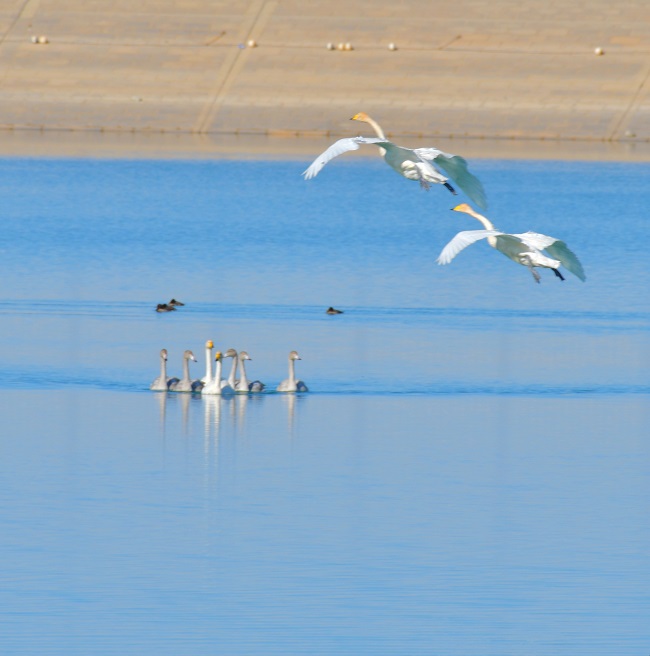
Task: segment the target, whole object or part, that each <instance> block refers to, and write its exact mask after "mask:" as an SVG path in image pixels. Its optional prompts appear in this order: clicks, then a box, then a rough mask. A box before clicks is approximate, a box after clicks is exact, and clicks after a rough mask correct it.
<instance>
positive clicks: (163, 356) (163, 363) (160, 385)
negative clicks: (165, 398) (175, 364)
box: [149, 349, 178, 392]
mask: <svg viewBox="0 0 650 656" xmlns="http://www.w3.org/2000/svg"><path fill="white" fill-rule="evenodd" d="M177 382H178V378H169V377H168V376H167V349H162V350H161V351H160V376H158V378H156V380H154V381H153V383H151V385H149V389H150V390H154V391H155V392H166V391H167V390H168V389H169V386H170V385H171V384H172V383H177Z"/></svg>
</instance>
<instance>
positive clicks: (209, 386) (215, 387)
mask: <svg viewBox="0 0 650 656" xmlns="http://www.w3.org/2000/svg"><path fill="white" fill-rule="evenodd" d="M214 359H215V361H216V363H217V364H216V368H215V369H216V370H215V373H214V378H213V379H212V380H211V381H210V382H209V383H206V384H205V386H204V387H203V389H202V390H201V393H202V394H232V393H233V392H234V390H233V388H232V387H231V386H230V385H229V384H228V381H226V380H221V369H222V362H223V355H222V354H221V351H217V352H216V353H215V354H214Z"/></svg>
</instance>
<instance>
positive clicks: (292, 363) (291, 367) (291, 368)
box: [289, 358, 296, 385]
mask: <svg viewBox="0 0 650 656" xmlns="http://www.w3.org/2000/svg"><path fill="white" fill-rule="evenodd" d="M289 382H290V383H291V384H292V385H294V384H295V382H296V361H295V360H294V359H293V358H289Z"/></svg>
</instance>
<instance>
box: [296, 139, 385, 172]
mask: <svg viewBox="0 0 650 656" xmlns="http://www.w3.org/2000/svg"><path fill="white" fill-rule="evenodd" d="M380 143H385V140H384V139H378V138H377V137H351V138H347V139H339V140H338V141H335V142H334V143H333V144H332V145H331V146H330V147H329V148H328V149H327V150H326V151H325V152H324V153H321V154H320V155H319V156H318V157H317V158H316V159H315V160H314V161H313V162H312V163H311V164H310V165H309V168H308V169H307V170H306V171H303V176H304V177H305V180H311V179H312V178H315V177H316V176H317V175H318V174H319V173H320V170H321V169H322V168H323V167H324V166H325V164H327V162H329V161H330V160H332V159H334V158H335V157H338V156H339V155H342V154H343V153H347V152H349V151H351V150H359V146H360V145H361V144H380Z"/></svg>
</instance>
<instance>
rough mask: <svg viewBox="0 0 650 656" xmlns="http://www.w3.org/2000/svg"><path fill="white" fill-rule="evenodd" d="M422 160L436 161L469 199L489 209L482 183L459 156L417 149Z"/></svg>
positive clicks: (429, 149)
mask: <svg viewBox="0 0 650 656" xmlns="http://www.w3.org/2000/svg"><path fill="white" fill-rule="evenodd" d="M414 152H415V153H416V154H417V155H418V156H419V157H421V158H422V159H424V160H426V161H428V162H431V161H435V163H436V166H439V167H440V168H441V169H442V170H443V171H444V172H445V173H446V174H447V175H448V176H449V177H450V178H451V179H452V180H453V181H454V182H455V183H456V184H457V185H458V187H459V188H460V189H462V190H463V191H464V192H465V194H466V195H467V197H468V198H469V199H470V200H471V201H472V202H474V203H476V205H478V206H479V207H480V208H481V209H483V210H486V209H487V197H486V196H485V190H484V189H483V185H482V184H481V181H480V180H479V179H478V178H477V177H476V176H475V175H473V174H472V173H470V172H469V169H468V168H467V161H466V160H465V159H464V158H463V157H460V156H458V155H450V154H449V153H445V152H443V151H442V150H438V149H437V148H416V149H415V151H414Z"/></svg>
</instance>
